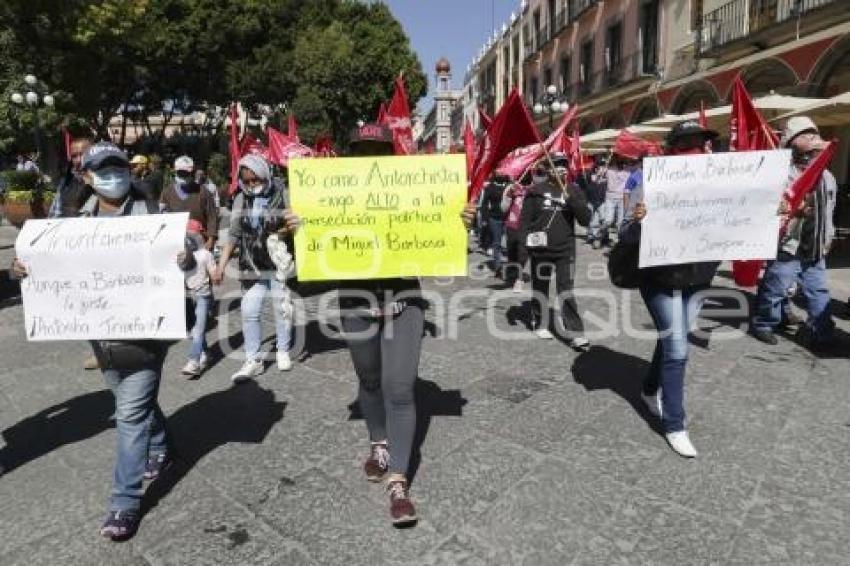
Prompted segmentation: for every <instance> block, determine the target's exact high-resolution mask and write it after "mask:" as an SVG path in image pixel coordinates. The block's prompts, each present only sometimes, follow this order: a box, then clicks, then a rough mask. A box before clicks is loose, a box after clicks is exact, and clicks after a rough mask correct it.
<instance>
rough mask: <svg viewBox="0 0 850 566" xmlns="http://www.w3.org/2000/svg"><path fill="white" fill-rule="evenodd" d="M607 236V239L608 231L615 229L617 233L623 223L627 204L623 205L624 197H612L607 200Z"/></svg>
mask: <svg viewBox="0 0 850 566" xmlns="http://www.w3.org/2000/svg"><path fill="white" fill-rule="evenodd" d="M604 206H605V224H606V227H605V236H606V239H607V236H608V230H610V229H611V228H613V229H614V230H615V231H616V230H618V229H619V227H620V224H622V223H623V215H624V214H625V212H626V211H625V204H624V203H623V195H617V196H612V197H609V198H606V199H605V205H604Z"/></svg>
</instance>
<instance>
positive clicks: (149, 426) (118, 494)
mask: <svg viewBox="0 0 850 566" xmlns="http://www.w3.org/2000/svg"><path fill="white" fill-rule="evenodd" d="M161 375H162V363H161V362H160V364H159V365H158V367H150V368H144V369H135V370H114V369H107V370H103V378H104V380H105V381H106V384H107V385H108V386H109V388H110V389H111V390H112V394H113V395H114V396H115V423H116V426H115V428H116V431H117V444H116V458H115V470H114V472H113V478H112V501H111V503H110V510H111V511H138V510H139V507H140V504H141V500H142V494H143V493H144V487H143V482H144V476H145V464H146V463H147V459H148V456H153V455H157V454H164V453H165V452H166V450H167V445H166V432H165V415H163V414H162V409H160V408H159V403H158V402H157V400H156V398H157V395H158V393H159V380H160V376H161Z"/></svg>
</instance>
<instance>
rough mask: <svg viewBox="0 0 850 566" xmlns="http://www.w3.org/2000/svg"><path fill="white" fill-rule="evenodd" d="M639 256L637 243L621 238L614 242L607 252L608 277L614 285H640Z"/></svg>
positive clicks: (632, 286)
mask: <svg viewBox="0 0 850 566" xmlns="http://www.w3.org/2000/svg"><path fill="white" fill-rule="evenodd" d="M639 257H640V244H639V243H637V242H623V241H622V240H621V241H619V242H617V243H616V244H614V247H613V248H611V251H610V252H609V253H608V277H609V278H610V279H611V283H612V284H613V285H614V286H615V287H619V288H620V289H637V288H638V287H639V286H640V282H641V273H640V269H638V260H639Z"/></svg>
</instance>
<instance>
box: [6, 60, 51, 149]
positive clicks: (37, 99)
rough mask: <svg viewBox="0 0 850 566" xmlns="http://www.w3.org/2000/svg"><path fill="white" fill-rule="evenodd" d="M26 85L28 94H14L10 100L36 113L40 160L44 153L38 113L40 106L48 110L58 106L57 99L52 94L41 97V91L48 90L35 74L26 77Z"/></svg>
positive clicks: (36, 137)
mask: <svg viewBox="0 0 850 566" xmlns="http://www.w3.org/2000/svg"><path fill="white" fill-rule="evenodd" d="M24 84H25V85H26V87H27V92H26V94H21V93H20V92H13V93H12V96H11V97H10V99H11V101H12V103H13V104H15V105H17V106H23V105H24V104H25V103H26V105H27V106H30V107H32V109H33V111H34V112H35V147H36V150H37V151H38V155H39V158H40V157H41V156H42V155H43V153H42V151H41V116H40V115H39V113H38V108H39V104H43V105H44V106H45V107H47V108H52V107H53V105H54V104H56V99H55V98H53V95H51V94H44V95H43V96H39V93H40V92H41V91H43V90H47V89H46V88H42V85H40V84H39V82H38V78H37V77H36V76H35V75H33V74H27V75H26V76H24Z"/></svg>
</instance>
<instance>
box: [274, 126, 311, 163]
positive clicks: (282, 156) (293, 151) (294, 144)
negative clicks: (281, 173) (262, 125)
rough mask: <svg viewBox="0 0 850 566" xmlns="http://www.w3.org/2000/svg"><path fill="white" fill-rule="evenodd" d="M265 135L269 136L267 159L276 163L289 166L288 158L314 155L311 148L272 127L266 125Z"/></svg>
mask: <svg viewBox="0 0 850 566" xmlns="http://www.w3.org/2000/svg"><path fill="white" fill-rule="evenodd" d="M266 136H268V138H269V149H268V155H269V157H268V160H269V161H270V162H272V163H274V164H276V165H280V166H281V167H289V160H290V159H293V158H299V157H314V156H315V153H314V152H313V149H312V148H310V147H307V146H306V145H304V144H302V143H301V142H299V141H297V139H293V138H292V137H291V136H285V135H283V134H282V133H281V132H279V131H277V130H275V129H274V128H272V127H266Z"/></svg>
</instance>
